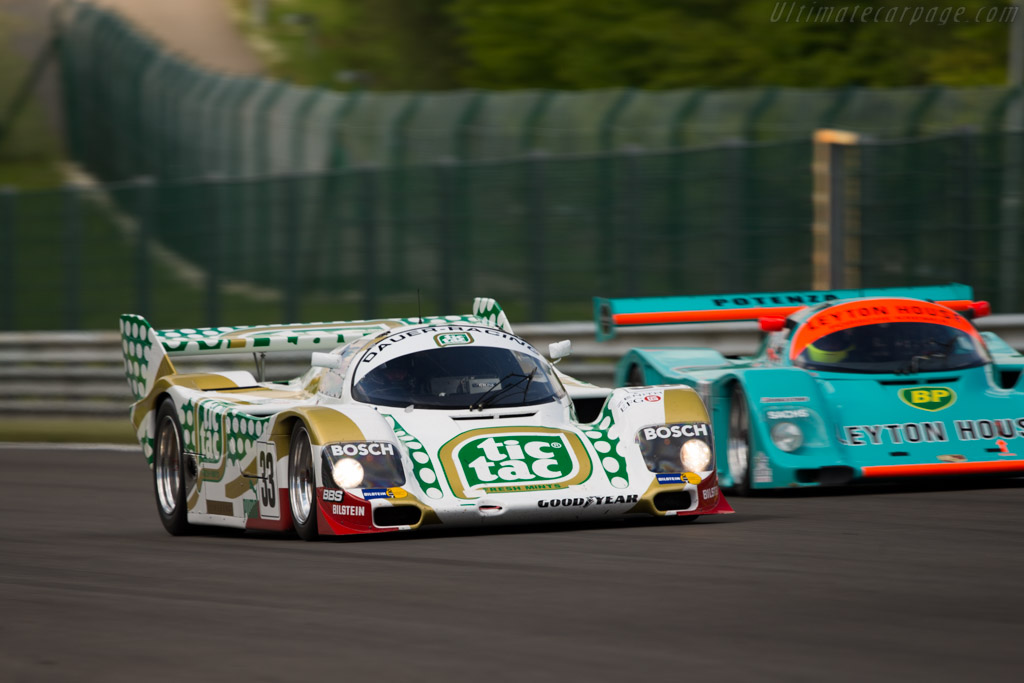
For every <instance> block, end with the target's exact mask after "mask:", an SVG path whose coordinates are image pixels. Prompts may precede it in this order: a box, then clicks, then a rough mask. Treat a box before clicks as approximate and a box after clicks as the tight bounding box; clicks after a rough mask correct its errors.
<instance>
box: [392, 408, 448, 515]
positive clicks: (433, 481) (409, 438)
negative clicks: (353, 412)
mask: <svg viewBox="0 0 1024 683" xmlns="http://www.w3.org/2000/svg"><path fill="white" fill-rule="evenodd" d="M384 417H385V419H387V421H388V424H389V425H391V429H393V430H394V432H395V436H397V437H398V440H399V441H401V442H402V444H403V445H404V446H405V447H406V449H407V450H408V451H409V458H410V460H412V470H413V474H414V475H415V476H416V481H417V482H419V485H420V488H422V489H423V493H425V494H426V496H427V497H428V498H433V499H434V500H437V499H438V498H440V497H441V496H442V495H444V494H443V493H442V492H441V485H440V484H439V483H438V476H437V470H436V469H434V465H433V464H432V463H431V462H430V454H429V453H427V449H425V448H424V447H423V444H422V443H420V441H419V440H418V439H417V438H416V437H414V436H413V435H412V434H410V433H409V432H407V431H406V430H405V429H404V428H403V427H402V425H400V424H398V421H397V420H395V418H393V417H392V416H390V415H385V416H384Z"/></svg>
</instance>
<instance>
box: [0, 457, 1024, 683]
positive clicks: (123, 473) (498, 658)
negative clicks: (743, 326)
mask: <svg viewBox="0 0 1024 683" xmlns="http://www.w3.org/2000/svg"><path fill="white" fill-rule="evenodd" d="M733 503H734V505H735V507H736V509H737V514H735V515H731V516H724V517H717V518H713V519H711V518H707V519H702V520H700V521H699V522H698V523H696V524H693V525H689V526H685V525H679V524H664V523H655V524H648V523H642V524H615V525H610V526H603V527H592V526H590V527H564V526H561V527H545V528H541V529H539V530H525V529H506V530H503V531H498V532H488V533H483V532H473V533H466V532H463V533H446V534H432V535H429V536H427V535H418V536H416V535H410V534H401V535H392V536H389V537H380V538H376V539H370V540H360V539H356V540H342V541H329V542H322V543H316V544H311V543H304V542H302V541H299V540H296V539H293V538H286V537H278V536H272V535H267V534H262V535H258V534H253V533H251V532H250V533H247V534H244V535H238V534H235V533H231V532H228V533H205V534H202V535H198V536H194V537H187V538H172V537H171V536H169V535H167V534H166V533H165V532H164V530H163V528H162V527H161V526H160V523H159V520H158V519H157V516H156V511H155V509H154V502H153V496H152V484H151V479H150V474H149V470H148V469H147V468H146V466H145V464H144V463H143V460H142V456H141V455H140V454H137V453H133V452H128V451H120V452H117V451H110V450H91V451H75V452H68V451H65V450H62V449H60V448H52V449H50V448H47V449H33V450H29V449H26V448H24V447H19V446H3V447H0V520H2V523H0V681H72V680H73V681H137V680H147V681H183V680H189V681H205V680H211V681H212V680H217V681H242V680H244V681H300V680H308V681H321V680H323V681H327V680H343V679H347V680H382V681H401V680H409V681H441V680H448V681H507V680H524V681H575V680H592V681H643V680H657V681H663V680H671V681H687V680H694V679H696V680H701V681H732V680H741V681H765V680H782V681H864V680H873V681H877V680H907V679H909V680H920V679H925V678H927V679H929V680H932V681H934V680H981V679H988V680H991V681H996V680H998V681H1003V680H1005V681H1011V680H1013V681H1019V680H1021V677H1022V676H1021V673H1020V672H1021V660H1022V657H1021V653H1022V650H1024V627H1022V619H1021V611H1022V610H1021V608H1022V607H1024V597H1022V594H1024V572H1022V560H1024V543H1022V541H1024V537H1022V533H1021V530H1020V528H1021V518H1022V510H1024V482H1022V481H1020V480H1014V481H1008V482H1002V483H990V482H989V483H984V484H981V485H979V484H976V483H975V484H964V483H961V484H957V485H949V484H946V485H942V486H931V487H914V488H907V487H902V488H900V489H870V490H859V491H854V492H841V493H831V494H827V495H803V494H801V495H782V496H771V497H761V498H755V499H749V500H745V499H737V500H733Z"/></svg>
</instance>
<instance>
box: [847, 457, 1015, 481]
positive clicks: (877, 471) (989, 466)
mask: <svg viewBox="0 0 1024 683" xmlns="http://www.w3.org/2000/svg"><path fill="white" fill-rule="evenodd" d="M861 471H862V472H863V474H864V476H865V477H919V476H926V475H931V474H944V475H945V474H951V475H954V476H956V475H960V474H991V473H998V472H1024V460H989V461H985V462H942V463H933V464H932V463H929V464H922V465H873V466H870V467H862V468H861Z"/></svg>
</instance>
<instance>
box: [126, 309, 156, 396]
mask: <svg viewBox="0 0 1024 683" xmlns="http://www.w3.org/2000/svg"><path fill="white" fill-rule="evenodd" d="M151 331H152V328H151V327H150V326H149V323H147V322H146V320H145V319H144V318H142V317H141V316H138V315H122V316H121V353H122V355H123V356H124V374H125V377H126V378H127V379H128V387H129V388H130V389H131V391H132V395H133V396H135V400H139V399H141V398H143V397H145V396H146V394H148V393H149V390H150V389H151V388H152V386H151V385H152V383H153V382H154V381H155V380H156V378H155V375H156V372H157V370H158V369H159V368H158V367H157V366H159V364H160V358H161V356H162V355H163V354H162V353H161V352H160V351H159V350H157V349H154V348H153V343H154V339H153V337H152V336H151V335H150V332H151Z"/></svg>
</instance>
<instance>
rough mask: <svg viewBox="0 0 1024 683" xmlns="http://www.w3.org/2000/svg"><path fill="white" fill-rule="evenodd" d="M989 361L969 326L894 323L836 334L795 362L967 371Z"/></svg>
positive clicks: (833, 368) (834, 367) (854, 368)
mask: <svg viewBox="0 0 1024 683" xmlns="http://www.w3.org/2000/svg"><path fill="white" fill-rule="evenodd" d="M988 360H989V356H988V352H987V351H986V350H985V348H984V346H983V345H982V344H981V342H980V341H978V340H977V339H975V338H974V337H973V336H971V335H970V334H968V333H966V332H964V331H963V330H959V329H957V328H955V327H950V326H948V325H942V324H938V323H920V322H893V323H877V324H872V325H861V326H859V327H851V328H848V329H844V330H839V331H837V332H832V333H831V334H827V335H825V336H823V337H821V338H819V339H816V340H814V341H813V342H811V343H809V344H807V346H806V347H805V348H804V349H803V350H802V351H801V352H800V354H799V355H798V356H797V357H796V358H795V359H794V360H793V362H794V364H796V365H798V366H800V367H804V368H807V369H809V370H827V371H830V372H875V373H895V374H904V373H918V372H939V371H948V370H961V369H965V368H972V367H977V366H980V365H984V364H985V363H986V362H988Z"/></svg>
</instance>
